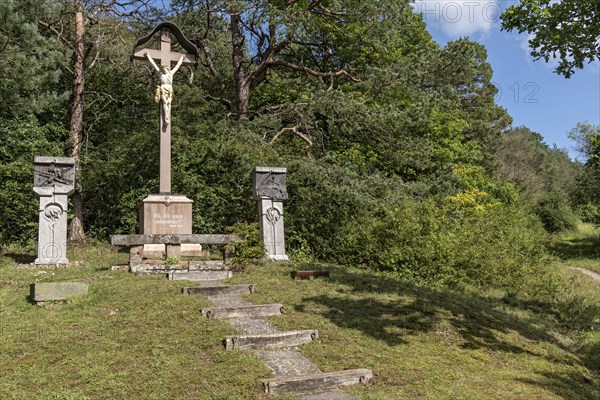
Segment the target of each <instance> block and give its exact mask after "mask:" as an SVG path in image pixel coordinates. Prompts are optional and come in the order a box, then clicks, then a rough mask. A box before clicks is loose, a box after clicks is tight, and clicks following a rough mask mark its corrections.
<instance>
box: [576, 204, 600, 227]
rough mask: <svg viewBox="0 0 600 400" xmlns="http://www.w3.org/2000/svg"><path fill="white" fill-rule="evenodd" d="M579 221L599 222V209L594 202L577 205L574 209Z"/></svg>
mask: <svg viewBox="0 0 600 400" xmlns="http://www.w3.org/2000/svg"><path fill="white" fill-rule="evenodd" d="M575 212H576V213H577V216H578V217H579V218H581V221H583V222H587V223H590V224H596V225H598V224H600V209H599V208H598V206H597V205H596V204H593V203H587V204H583V205H580V206H578V207H577V209H576V210H575Z"/></svg>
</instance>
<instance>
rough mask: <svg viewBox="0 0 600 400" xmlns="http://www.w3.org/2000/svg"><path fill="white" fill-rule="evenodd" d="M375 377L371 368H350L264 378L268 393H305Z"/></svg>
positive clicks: (361, 381) (356, 382)
mask: <svg viewBox="0 0 600 400" xmlns="http://www.w3.org/2000/svg"><path fill="white" fill-rule="evenodd" d="M371 378H373V372H371V370H369V369H365V368H360V369H350V370H345V371H336V372H325V373H320V374H311V375H301V376H284V377H279V378H271V379H262V380H261V382H262V383H263V385H264V388H265V393H266V394H285V393H295V394H305V393H314V392H323V391H326V390H333V389H336V388H340V387H342V386H350V385H356V384H359V383H366V382H368V381H369V379H371Z"/></svg>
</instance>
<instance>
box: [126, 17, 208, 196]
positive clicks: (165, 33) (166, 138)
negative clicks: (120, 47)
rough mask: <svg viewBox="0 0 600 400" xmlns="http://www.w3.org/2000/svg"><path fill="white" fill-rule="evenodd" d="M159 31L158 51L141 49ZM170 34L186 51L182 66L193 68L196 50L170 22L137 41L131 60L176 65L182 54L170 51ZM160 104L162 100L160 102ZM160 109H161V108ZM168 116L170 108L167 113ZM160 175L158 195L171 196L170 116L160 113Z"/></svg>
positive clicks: (169, 65) (164, 23) (160, 25)
mask: <svg viewBox="0 0 600 400" xmlns="http://www.w3.org/2000/svg"><path fill="white" fill-rule="evenodd" d="M159 30H160V49H150V48H143V47H140V45H142V44H144V43H146V42H147V41H148V40H150V38H151V37H152V36H153V35H154V34H155V33H156V32H157V31H159ZM171 33H173V34H174V35H175V37H176V39H177V41H178V42H179V44H181V45H182V47H183V48H184V49H185V50H187V51H188V53H186V54H183V56H184V58H183V65H191V66H195V65H196V63H197V59H198V50H197V49H196V46H194V45H193V44H192V43H191V42H190V41H189V40H187V38H185V36H183V33H182V32H181V30H180V29H179V28H178V27H177V25H175V24H172V23H170V22H163V23H161V24H159V25H158V26H157V27H156V28H154V30H153V31H152V32H150V33H149V34H148V35H146V36H144V37H143V38H141V39H139V40H138V41H137V42H136V44H135V50H134V52H133V56H132V58H133V59H136V60H146V53H147V54H148V55H149V56H150V57H152V59H153V60H154V61H155V62H157V63H158V65H166V66H168V67H169V68H172V67H173V64H174V63H175V64H176V63H177V62H178V61H179V60H180V58H181V56H182V53H177V52H174V51H171ZM161 102H162V100H161ZM161 109H162V107H161ZM167 112H168V113H169V114H170V112H171V111H170V107H169V109H168V111H167ZM159 114H160V117H159V121H160V175H159V193H160V194H171V118H170V115H163V112H160V113H159Z"/></svg>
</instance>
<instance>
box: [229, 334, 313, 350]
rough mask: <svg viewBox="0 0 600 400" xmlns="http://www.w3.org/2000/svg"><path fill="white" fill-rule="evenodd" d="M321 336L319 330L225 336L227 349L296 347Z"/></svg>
mask: <svg viewBox="0 0 600 400" xmlns="http://www.w3.org/2000/svg"><path fill="white" fill-rule="evenodd" d="M318 338H319V331H317V330H314V329H311V330H299V331H288V332H278V333H267V334H260V335H233V336H227V337H226V338H225V350H236V349H264V348H278V347H295V346H299V345H301V344H304V343H308V342H312V341H313V340H317V339H318Z"/></svg>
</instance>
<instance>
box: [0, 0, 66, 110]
mask: <svg viewBox="0 0 600 400" xmlns="http://www.w3.org/2000/svg"><path fill="white" fill-rule="evenodd" d="M48 15H49V10H48V7H47V4H46V1H45V0H23V1H21V0H1V1H0V104H1V107H0V118H13V117H23V116H24V115H27V114H37V115H40V114H42V113H44V112H51V111H52V110H56V109H58V108H59V107H61V106H62V105H63V104H64V102H65V100H66V96H65V91H64V90H61V88H60V87H59V86H57V83H58V81H59V79H60V76H61V66H62V63H63V61H64V53H63V52H61V51H59V50H57V49H56V47H55V43H54V40H53V39H52V38H51V37H48V36H47V35H45V34H44V32H42V31H40V29H39V26H38V23H39V22H40V19H43V18H45V17H47V16H48Z"/></svg>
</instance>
